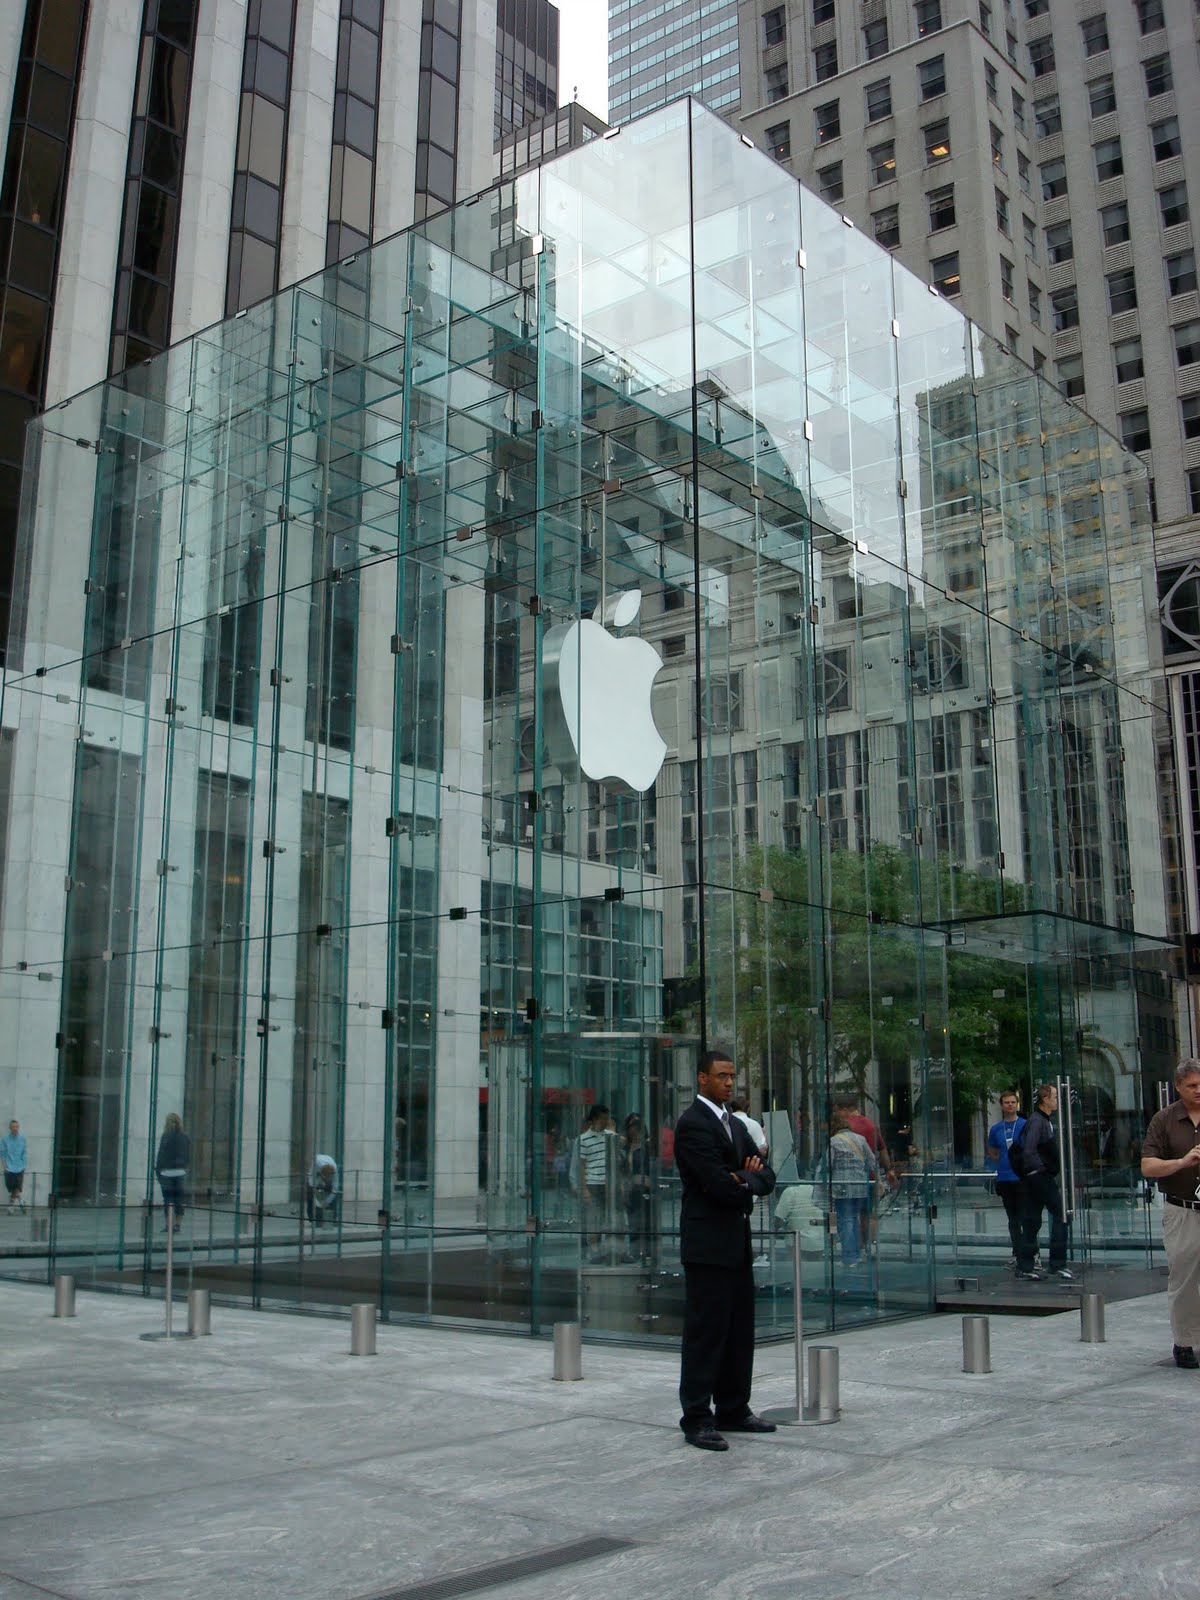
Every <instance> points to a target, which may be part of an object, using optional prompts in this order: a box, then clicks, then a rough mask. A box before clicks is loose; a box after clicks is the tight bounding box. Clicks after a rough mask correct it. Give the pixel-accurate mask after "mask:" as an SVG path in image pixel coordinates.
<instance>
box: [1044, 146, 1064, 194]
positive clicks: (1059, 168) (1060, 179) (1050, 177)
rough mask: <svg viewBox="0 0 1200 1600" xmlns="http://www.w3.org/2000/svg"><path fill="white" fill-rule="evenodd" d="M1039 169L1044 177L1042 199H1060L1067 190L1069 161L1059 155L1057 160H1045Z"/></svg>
mask: <svg viewBox="0 0 1200 1600" xmlns="http://www.w3.org/2000/svg"><path fill="white" fill-rule="evenodd" d="M1038 171H1039V172H1040V173H1041V178H1042V199H1043V200H1060V199H1061V198H1062V196H1063V195H1065V194H1066V192H1067V163H1066V162H1065V161H1064V160H1063V159H1062V157H1061V156H1059V157H1058V159H1057V160H1055V161H1043V162H1042V164H1041V166H1040V167H1039V168H1038Z"/></svg>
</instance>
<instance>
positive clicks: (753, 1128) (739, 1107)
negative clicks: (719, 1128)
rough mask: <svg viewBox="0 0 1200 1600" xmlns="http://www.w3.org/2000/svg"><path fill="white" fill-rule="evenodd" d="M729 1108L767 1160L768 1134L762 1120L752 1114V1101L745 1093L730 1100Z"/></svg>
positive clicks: (760, 1153)
mask: <svg viewBox="0 0 1200 1600" xmlns="http://www.w3.org/2000/svg"><path fill="white" fill-rule="evenodd" d="M729 1109H730V1111H732V1113H733V1115H734V1116H735V1117H736V1118H737V1119H738V1121H739V1122H740V1123H741V1124H742V1126H743V1127H744V1128H745V1130H746V1132H747V1133H748V1134H749V1135H750V1137H751V1138H752V1139H753V1140H754V1147H755V1149H756V1150H757V1151H758V1153H759V1155H760V1156H761V1157H762V1158H763V1160H764V1161H765V1160H766V1159H767V1135H766V1130H765V1129H764V1128H763V1125H762V1123H761V1122H756V1121H755V1120H754V1118H753V1117H752V1116H751V1115H750V1102H749V1100H747V1099H746V1097H745V1096H744V1095H741V1096H739V1097H738V1099H736V1100H731V1101H730V1102H729Z"/></svg>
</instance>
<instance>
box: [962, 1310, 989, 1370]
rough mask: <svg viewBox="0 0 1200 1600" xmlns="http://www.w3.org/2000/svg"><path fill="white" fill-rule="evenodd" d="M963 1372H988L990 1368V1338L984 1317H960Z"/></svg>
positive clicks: (986, 1320)
mask: <svg viewBox="0 0 1200 1600" xmlns="http://www.w3.org/2000/svg"><path fill="white" fill-rule="evenodd" d="M962 1343H963V1365H962V1369H963V1371H964V1372H990V1371H991V1370H992V1340H991V1332H990V1329H989V1326H988V1319H987V1318H986V1317H964V1318H963V1319H962Z"/></svg>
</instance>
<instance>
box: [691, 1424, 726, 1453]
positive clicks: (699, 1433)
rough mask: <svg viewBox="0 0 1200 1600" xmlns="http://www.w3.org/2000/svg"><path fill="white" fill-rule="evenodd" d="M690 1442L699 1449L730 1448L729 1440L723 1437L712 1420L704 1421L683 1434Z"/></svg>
mask: <svg viewBox="0 0 1200 1600" xmlns="http://www.w3.org/2000/svg"><path fill="white" fill-rule="evenodd" d="M683 1437H684V1438H685V1439H686V1440H687V1442H688V1444H694V1445H695V1446H696V1449H697V1450H728V1449H729V1440H728V1439H722V1437H721V1435H720V1434H719V1433H718V1432H717V1430H716V1429H715V1428H714V1427H713V1425H712V1423H711V1422H706V1423H703V1424H702V1425H701V1426H700V1427H699V1428H691V1429H689V1430H688V1432H687V1433H685V1434H684V1436H683Z"/></svg>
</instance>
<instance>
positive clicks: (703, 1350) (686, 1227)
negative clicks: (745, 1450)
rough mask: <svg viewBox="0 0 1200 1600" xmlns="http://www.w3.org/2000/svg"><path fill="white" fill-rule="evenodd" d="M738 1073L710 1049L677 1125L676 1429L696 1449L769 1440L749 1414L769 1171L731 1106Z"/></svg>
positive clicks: (769, 1429)
mask: <svg viewBox="0 0 1200 1600" xmlns="http://www.w3.org/2000/svg"><path fill="white" fill-rule="evenodd" d="M735 1078H736V1071H735V1068H734V1065H733V1060H732V1058H731V1057H730V1055H729V1053H728V1051H725V1050H708V1051H706V1052H705V1053H704V1054H703V1055H702V1056H701V1057H700V1061H699V1064H698V1068H697V1085H696V1087H697V1093H696V1098H695V1099H694V1100H693V1101H692V1103H691V1105H690V1106H689V1107H688V1108H687V1110H686V1111H684V1112H683V1114H682V1115H681V1116H680V1118H679V1121H678V1122H677V1123H676V1124H675V1165H676V1166H677V1168H678V1169H679V1177H680V1180H681V1182H682V1184H683V1200H682V1204H681V1206H680V1213H679V1253H680V1256H681V1258H682V1260H683V1275H684V1311H683V1345H682V1350H681V1361H680V1375H679V1402H680V1406H681V1408H682V1412H683V1415H682V1416H681V1417H680V1419H679V1426H680V1427H681V1428H682V1429H683V1436H684V1438H685V1439H686V1440H687V1442H688V1444H690V1445H695V1447H696V1448H697V1449H698V1450H728V1448H729V1442H728V1440H726V1439H725V1438H724V1437H723V1436H722V1434H721V1433H720V1432H719V1431H718V1430H719V1429H722V1428H723V1429H724V1430H725V1432H727V1433H774V1432H775V1424H774V1423H773V1422H767V1421H766V1420H765V1419H764V1418H762V1417H756V1416H755V1414H754V1412H753V1411H752V1410H751V1409H750V1385H751V1381H752V1378H753V1374H754V1271H753V1266H752V1261H753V1252H752V1249H751V1243H750V1210H751V1207H752V1206H753V1204H754V1197H755V1196H756V1195H765V1194H770V1193H771V1191H772V1190H773V1189H774V1187H775V1174H774V1173H773V1172H772V1171H771V1169H770V1167H769V1166H768V1165H767V1164H766V1162H765V1161H764V1160H763V1159H762V1157H761V1156H760V1155H759V1154H758V1152H757V1150H755V1148H754V1141H753V1140H752V1139H751V1137H750V1135H749V1134H748V1133H747V1132H746V1129H745V1128H744V1127H743V1126H742V1124H741V1123H740V1122H739V1121H738V1119H737V1118H736V1117H731V1116H730V1114H729V1110H728V1103H729V1101H730V1100H731V1099H732V1097H733V1085H734V1082H735Z"/></svg>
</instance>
